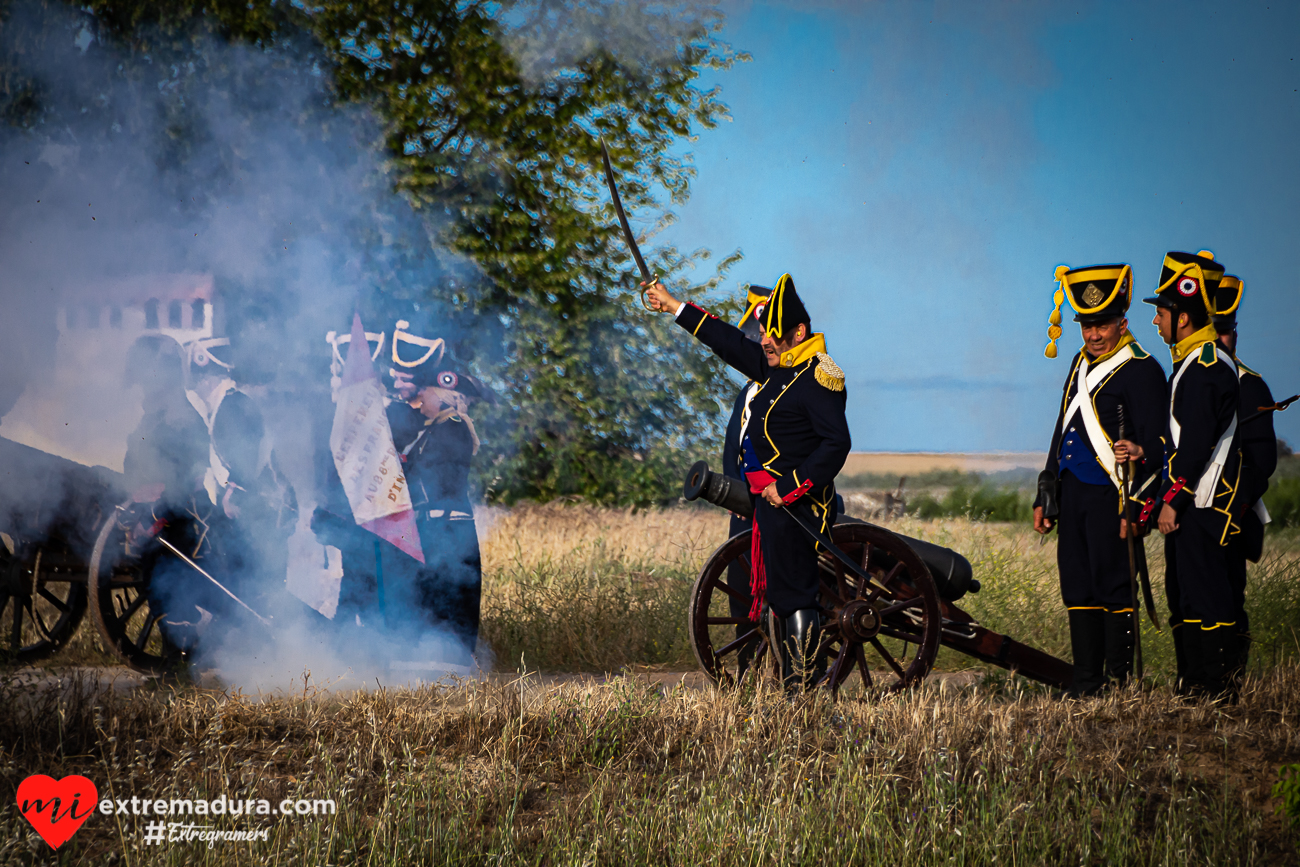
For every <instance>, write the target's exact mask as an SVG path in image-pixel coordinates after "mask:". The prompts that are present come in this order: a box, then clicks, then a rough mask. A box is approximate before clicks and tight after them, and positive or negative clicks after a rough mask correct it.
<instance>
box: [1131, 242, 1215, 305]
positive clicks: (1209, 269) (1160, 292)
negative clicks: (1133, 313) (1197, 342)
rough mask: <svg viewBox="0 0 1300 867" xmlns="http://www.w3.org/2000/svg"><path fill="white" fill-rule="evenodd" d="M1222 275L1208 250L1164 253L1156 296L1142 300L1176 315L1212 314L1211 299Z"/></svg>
mask: <svg viewBox="0 0 1300 867" xmlns="http://www.w3.org/2000/svg"><path fill="white" fill-rule="evenodd" d="M1223 271H1224V268H1223V266H1222V265H1220V264H1219V263H1218V262H1216V261H1214V254H1213V253H1211V252H1210V251H1209V250H1201V251H1200V252H1199V253H1178V252H1170V253H1166V254H1165V261H1164V265H1163V266H1162V267H1161V268H1160V284H1159V285H1158V286H1157V287H1156V294H1155V295H1153V296H1152V297H1150V298H1143V299H1142V300H1143V302H1145V303H1147V304H1154V305H1155V306H1156V307H1167V308H1169V309H1171V310H1177V311H1178V312H1180V313H1193V312H1196V311H1198V310H1202V311H1204V312H1205V313H1206V314H1213V313H1214V297H1215V295H1216V294H1217V293H1218V291H1219V282H1220V281H1221V280H1222V279H1223Z"/></svg>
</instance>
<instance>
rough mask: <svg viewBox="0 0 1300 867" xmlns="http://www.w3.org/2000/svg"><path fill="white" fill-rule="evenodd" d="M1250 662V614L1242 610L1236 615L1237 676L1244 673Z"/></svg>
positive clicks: (1239, 676)
mask: <svg viewBox="0 0 1300 867" xmlns="http://www.w3.org/2000/svg"><path fill="white" fill-rule="evenodd" d="M1248 662H1250V615H1248V614H1247V613H1246V612H1245V611H1242V612H1241V613H1240V614H1238V615H1237V678H1238V679H1239V680H1240V678H1241V677H1242V676H1243V675H1244V674H1245V673H1246V663H1248Z"/></svg>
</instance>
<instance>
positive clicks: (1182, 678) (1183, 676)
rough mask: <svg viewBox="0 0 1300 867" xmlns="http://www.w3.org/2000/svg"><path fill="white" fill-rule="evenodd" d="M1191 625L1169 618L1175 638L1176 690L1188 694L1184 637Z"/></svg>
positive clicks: (1170, 627)
mask: <svg viewBox="0 0 1300 867" xmlns="http://www.w3.org/2000/svg"><path fill="white" fill-rule="evenodd" d="M1189 628H1190V627H1189V626H1187V624H1185V623H1183V621H1181V620H1175V619H1174V618H1172V617H1170V618H1169V633H1170V635H1172V636H1173V638H1174V666H1175V669H1176V671H1175V674H1174V692H1176V693H1178V694H1179V695H1186V694H1187V691H1188V688H1189V686H1190V683H1189V681H1188V680H1187V646H1186V644H1185V642H1184V637H1185V636H1186V635H1187V630H1188V629H1189Z"/></svg>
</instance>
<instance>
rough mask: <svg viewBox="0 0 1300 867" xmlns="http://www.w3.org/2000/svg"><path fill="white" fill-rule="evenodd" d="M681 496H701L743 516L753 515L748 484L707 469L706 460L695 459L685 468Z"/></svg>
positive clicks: (698, 497)
mask: <svg viewBox="0 0 1300 867" xmlns="http://www.w3.org/2000/svg"><path fill="white" fill-rule="evenodd" d="M682 497H684V498H685V499H687V500H698V499H700V498H701V497H703V498H704V499H705V500H706V501H707V502H710V503H712V504H713V505H715V506H721V507H722V508H724V509H726V510H727V511H729V512H735V513H736V514H737V515H740V516H741V517H743V518H752V517H754V502H753V500H751V499H750V498H749V485H747V484H745V483H744V482H743V481H741V480H740V479H733V478H730V477H729V476H724V475H723V474H722V473H715V472H713V471H712V470H710V469H709V462H708V461H696V462H695V463H694V464H692V465H691V468H690V469H689V470H687V472H686V483H685V484H684V485H682Z"/></svg>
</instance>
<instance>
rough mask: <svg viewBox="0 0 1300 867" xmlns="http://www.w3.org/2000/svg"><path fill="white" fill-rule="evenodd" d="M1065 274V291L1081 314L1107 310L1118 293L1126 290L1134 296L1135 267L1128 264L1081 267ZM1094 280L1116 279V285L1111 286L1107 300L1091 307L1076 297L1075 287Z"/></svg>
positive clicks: (1085, 314) (1077, 311)
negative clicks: (1112, 266)
mask: <svg viewBox="0 0 1300 867" xmlns="http://www.w3.org/2000/svg"><path fill="white" fill-rule="evenodd" d="M1063 276H1064V279H1063V280H1062V281H1061V282H1062V283H1063V284H1064V285H1065V291H1066V293H1067V294H1068V295H1069V296H1070V306H1071V307H1073V308H1074V310H1075V312H1076V313H1078V314H1079V315H1081V316H1087V315H1089V314H1091V313H1097V312H1099V311H1102V310H1105V309H1106V308H1107V307H1109V306H1110V304H1111V302H1113V301H1114V300H1115V297H1116V296H1117V295H1119V294H1120V293H1121V292H1124V291H1126V290H1127V291H1128V293H1129V295H1130V296H1132V292H1133V290H1132V286H1133V269H1132V268H1130V267H1129V266H1128V265H1122V266H1120V267H1119V268H1081V269H1079V270H1077V271H1070V272H1067V273H1066V274H1064V275H1063ZM1094 280H1114V281H1115V285H1114V286H1113V287H1111V290H1110V294H1109V295H1107V296H1106V300H1105V301H1103V302H1101V303H1100V304H1097V305H1095V306H1092V307H1089V306H1088V305H1086V304H1081V303H1080V302H1079V300H1078V299H1077V298H1075V297H1074V287H1075V285H1077V284H1081V283H1082V284H1087V283H1091V282H1092V281H1094Z"/></svg>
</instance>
